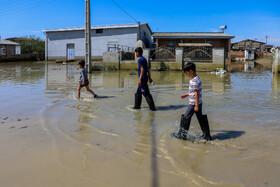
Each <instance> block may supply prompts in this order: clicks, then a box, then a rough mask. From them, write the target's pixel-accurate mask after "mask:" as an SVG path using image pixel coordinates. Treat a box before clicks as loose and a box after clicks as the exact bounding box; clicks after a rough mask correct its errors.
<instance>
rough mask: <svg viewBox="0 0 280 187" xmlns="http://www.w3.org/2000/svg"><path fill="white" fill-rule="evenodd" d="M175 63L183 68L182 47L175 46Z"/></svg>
mask: <svg viewBox="0 0 280 187" xmlns="http://www.w3.org/2000/svg"><path fill="white" fill-rule="evenodd" d="M175 54H176V65H177V66H178V67H180V66H181V68H183V58H184V51H183V48H176V52H175Z"/></svg>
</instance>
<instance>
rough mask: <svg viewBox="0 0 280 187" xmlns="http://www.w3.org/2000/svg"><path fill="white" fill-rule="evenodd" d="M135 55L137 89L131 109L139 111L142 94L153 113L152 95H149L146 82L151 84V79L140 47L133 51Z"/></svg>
mask: <svg viewBox="0 0 280 187" xmlns="http://www.w3.org/2000/svg"><path fill="white" fill-rule="evenodd" d="M135 55H136V57H137V58H138V77H139V80H138V89H137V92H136V93H135V105H134V107H133V109H141V103H142V94H143V95H144V97H145V98H146V101H147V103H148V105H149V107H150V110H152V111H155V110H156V107H155V104H154V100H153V97H152V95H151V94H150V90H149V86H148V81H149V82H150V83H152V82H153V80H152V78H151V72H150V70H149V67H148V63H147V60H146V59H145V58H144V57H143V56H142V55H143V49H142V48H141V47H138V48H136V49H135Z"/></svg>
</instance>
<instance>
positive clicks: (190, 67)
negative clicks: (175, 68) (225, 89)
mask: <svg viewBox="0 0 280 187" xmlns="http://www.w3.org/2000/svg"><path fill="white" fill-rule="evenodd" d="M184 73H185V74H186V76H187V77H189V78H191V80H190V83H189V92H188V93H186V94H183V95H181V96H180V97H181V99H185V98H186V97H189V106H188V109H187V111H186V113H185V114H182V116H181V122H180V130H179V132H178V133H173V135H174V136H175V137H176V138H180V139H183V140H186V139H187V132H188V131H189V128H190V124H191V119H192V116H193V114H194V113H195V114H196V117H197V119H198V122H199V124H200V127H201V130H202V132H203V138H204V139H205V140H207V141H211V140H212V137H211V135H210V129H209V123H208V118H207V115H202V92H201V91H202V85H201V80H200V78H199V76H198V75H197V74H196V66H195V64H194V63H188V64H187V65H186V67H185V68H184Z"/></svg>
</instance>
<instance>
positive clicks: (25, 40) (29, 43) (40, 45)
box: [15, 35, 45, 54]
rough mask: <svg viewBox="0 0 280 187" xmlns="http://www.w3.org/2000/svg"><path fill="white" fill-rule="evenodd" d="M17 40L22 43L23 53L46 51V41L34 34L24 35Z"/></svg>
mask: <svg viewBox="0 0 280 187" xmlns="http://www.w3.org/2000/svg"><path fill="white" fill-rule="evenodd" d="M15 42H17V43H20V44H21V53H22V54H32V53H45V41H44V40H42V39H41V38H40V37H36V36H34V35H31V36H24V37H22V39H19V40H16V41H15Z"/></svg>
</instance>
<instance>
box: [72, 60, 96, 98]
mask: <svg viewBox="0 0 280 187" xmlns="http://www.w3.org/2000/svg"><path fill="white" fill-rule="evenodd" d="M79 68H80V69H81V70H80V81H79V86H78V90H77V91H78V99H80V96H81V89H82V88H83V87H86V89H87V91H88V92H90V93H91V94H92V95H93V96H94V98H97V97H98V96H97V95H96V94H95V93H94V92H93V91H92V90H91V89H90V88H89V86H88V85H89V81H88V76H87V71H86V69H85V61H80V62H79Z"/></svg>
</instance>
